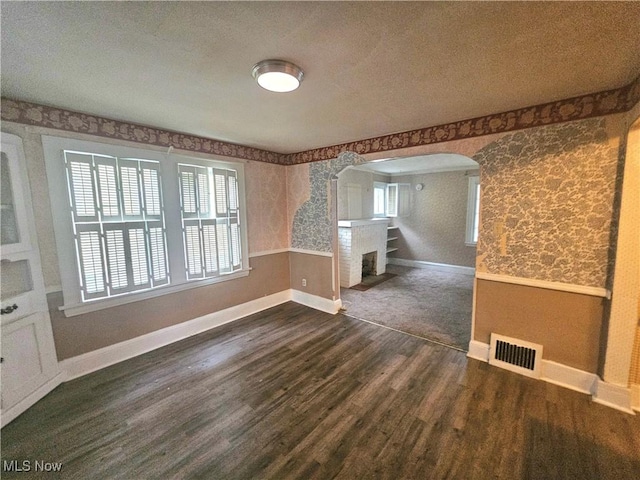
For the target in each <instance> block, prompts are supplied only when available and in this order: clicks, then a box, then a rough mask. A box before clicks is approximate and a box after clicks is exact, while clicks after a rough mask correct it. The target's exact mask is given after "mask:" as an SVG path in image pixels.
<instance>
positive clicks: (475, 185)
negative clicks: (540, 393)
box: [464, 174, 481, 247]
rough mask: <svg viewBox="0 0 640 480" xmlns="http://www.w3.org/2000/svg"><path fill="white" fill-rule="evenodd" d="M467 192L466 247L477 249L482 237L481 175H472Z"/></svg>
mask: <svg viewBox="0 0 640 480" xmlns="http://www.w3.org/2000/svg"><path fill="white" fill-rule="evenodd" d="M468 185H469V187H468V191H467V226H466V231H465V240H464V243H465V245H467V246H469V247H475V246H477V245H478V238H479V236H480V192H481V190H480V175H479V174H475V175H470V176H469V183H468Z"/></svg>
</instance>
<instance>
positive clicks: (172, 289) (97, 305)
mask: <svg viewBox="0 0 640 480" xmlns="http://www.w3.org/2000/svg"><path fill="white" fill-rule="evenodd" d="M250 271H251V268H247V269H243V270H239V271H237V272H235V273H232V274H229V275H224V276H222V277H214V278H205V279H202V280H194V281H190V282H185V283H181V284H179V285H167V286H164V287H158V288H154V289H152V290H146V291H144V292H140V293H135V294H129V295H126V294H125V295H122V296H118V297H111V298H105V299H102V300H94V301H90V302H85V303H76V304H71V305H63V306H61V307H60V308H59V309H60V310H62V311H63V312H64V315H65V316H66V317H74V316H76V315H82V314H83V313H90V312H96V311H98V310H105V309H107V308H112V307H117V306H119V305H126V304H129V303H135V302H139V301H141V300H148V299H150V298H156V297H161V296H162V295H168V294H171V293H177V292H182V291H184V290H191V289H192V288H199V287H205V286H207V285H213V284H215V283H222V282H226V281H229V280H234V279H236V278H242V277H246V276H248V275H249V272H250Z"/></svg>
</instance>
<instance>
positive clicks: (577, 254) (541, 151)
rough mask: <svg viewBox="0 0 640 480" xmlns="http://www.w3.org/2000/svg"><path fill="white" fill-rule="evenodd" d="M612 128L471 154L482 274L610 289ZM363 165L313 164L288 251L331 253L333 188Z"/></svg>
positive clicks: (526, 138)
mask: <svg viewBox="0 0 640 480" xmlns="http://www.w3.org/2000/svg"><path fill="white" fill-rule="evenodd" d="M606 122H607V120H606V119H605V118H597V119H588V120H581V121H578V122H569V123H564V124H557V125H550V126H545V127H538V128H532V129H528V130H526V131H518V132H515V133H508V134H501V135H500V136H499V137H494V138H496V139H495V140H494V141H492V142H490V143H489V144H487V145H485V146H482V147H480V148H479V149H478V150H477V151H476V153H474V154H472V155H471V156H472V158H473V159H474V160H476V161H477V162H478V163H479V164H480V171H481V189H482V200H481V226H480V240H479V243H478V248H477V258H476V267H477V269H478V270H479V271H483V272H489V273H495V274H501V275H510V276H515V277H524V278H533V279H539V280H546V281H552V282H563V283H570V284H576V285H585V286H596V287H605V285H606V281H607V274H608V269H609V258H608V251H609V246H610V234H611V228H612V217H613V198H614V193H615V186H616V171H617V164H618V145H617V144H618V140H617V139H613V140H611V139H610V138H609V135H608V133H607V130H606ZM462 143H465V141H456V142H452V144H451V146H452V147H453V146H461V144H462ZM451 151H452V152H454V153H455V148H454V149H453V150H451ZM363 161H364V160H363V158H362V157H360V156H359V155H358V154H356V153H353V152H344V153H342V154H340V156H339V157H338V158H337V159H334V160H328V161H323V162H314V163H311V164H310V165H309V164H307V165H308V175H309V180H308V182H309V185H310V191H309V199H308V200H307V201H305V202H304V203H303V204H302V205H301V206H300V207H299V208H298V209H297V210H296V211H295V212H293V214H292V212H290V215H292V216H293V218H292V220H290V221H292V229H291V246H292V247H294V248H302V249H308V250H318V251H325V252H329V251H331V220H330V218H329V198H328V192H329V179H330V178H332V177H333V176H334V175H336V174H337V173H338V172H340V171H341V170H342V169H343V168H345V167H346V166H349V165H354V164H358V163H362V162H363ZM291 168H299V167H288V170H289V169H291ZM300 181H301V180H300V179H299V180H298V182H300ZM290 188H291V187H290Z"/></svg>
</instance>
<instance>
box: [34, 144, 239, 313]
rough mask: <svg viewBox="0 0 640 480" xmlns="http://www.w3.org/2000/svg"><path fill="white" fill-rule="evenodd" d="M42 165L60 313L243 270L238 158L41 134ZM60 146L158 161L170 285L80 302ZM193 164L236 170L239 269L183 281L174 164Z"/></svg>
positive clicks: (183, 287)
mask: <svg viewBox="0 0 640 480" xmlns="http://www.w3.org/2000/svg"><path fill="white" fill-rule="evenodd" d="M42 144H43V148H44V157H45V167H46V172H47V181H48V185H49V197H50V199H51V205H52V206H55V208H52V209H51V212H52V218H53V226H54V234H55V240H56V248H57V254H58V265H59V271H60V279H61V283H62V285H61V287H62V292H63V296H64V306H63V307H61V310H63V311H64V313H65V315H66V316H74V315H79V314H82V313H87V312H91V311H96V310H101V309H105V308H110V307H113V306H117V305H123V304H127V303H132V302H137V301H140V300H144V299H147V298H154V297H158V296H161V295H166V294H169V293H174V292H178V291H182V290H187V289H191V288H197V287H201V286H204V285H209V284H214V283H219V282H225V281H229V280H233V279H236V278H240V277H245V276H247V275H248V274H249V271H250V267H249V250H248V233H247V214H246V194H245V182H244V162H241V161H239V162H235V161H234V162H230V161H226V160H220V159H215V158H211V159H204V158H197V157H190V156H186V155H176V154H173V153H172V154H167V153H164V152H161V151H157V150H149V149H145V148H136V147H129V146H125V145H119V144H106V143H98V142H93V141H85V140H77V139H72V138H63V137H54V136H47V135H43V136H42ZM64 150H75V151H80V152H90V153H92V154H97V155H105V156H112V157H118V158H137V159H141V160H150V161H155V162H158V164H159V172H160V176H161V188H162V198H163V204H164V217H165V218H164V219H165V231H166V251H167V264H168V268H169V272H170V278H171V283H170V284H168V285H161V286H156V287H154V288H151V289H147V290H139V291H134V292H128V293H122V294H120V295H116V296H111V297H106V298H98V299H95V300H87V301H84V302H83V301H82V296H81V293H80V292H81V287H80V277H79V269H78V265H77V255H76V248H75V237H74V232H73V222H72V217H71V216H72V210H71V207H70V197H69V193H68V190H67V170H66V168H65V163H64V162H65V160H64ZM180 163H182V164H190V165H199V166H203V167H213V168H222V169H227V170H235V171H236V172H237V187H238V198H239V203H240V205H239V206H240V209H239V214H238V221H239V224H240V245H241V250H240V251H241V268H240V269H239V270H236V271H235V272H233V273H229V274H223V275H220V276H214V277H207V278H201V279H192V280H189V279H188V278H187V275H186V268H185V262H186V260H185V252H184V243H183V230H182V218H181V197H180V188H179V175H178V164H180Z"/></svg>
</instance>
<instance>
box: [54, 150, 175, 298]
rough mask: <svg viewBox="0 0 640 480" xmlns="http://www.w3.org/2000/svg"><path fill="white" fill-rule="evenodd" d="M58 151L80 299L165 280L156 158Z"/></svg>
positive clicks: (167, 274) (119, 291)
mask: <svg viewBox="0 0 640 480" xmlns="http://www.w3.org/2000/svg"><path fill="white" fill-rule="evenodd" d="M63 154H64V165H65V170H66V174H67V187H68V193H69V200H70V207H71V220H72V223H73V232H74V243H75V250H76V255H77V264H78V270H79V276H80V290H81V295H82V300H83V301H85V300H90V299H95V298H103V297H111V296H114V295H120V294H122V293H127V292H133V291H137V290H146V289H149V288H154V287H157V286H159V285H166V284H167V283H169V269H168V265H167V247H166V239H165V225H164V212H163V208H162V188H161V184H160V171H159V164H158V162H154V161H148V160H138V159H131V158H117V157H112V156H106V155H98V154H93V153H88V152H76V151H71V150H65V151H64V152H63Z"/></svg>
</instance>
